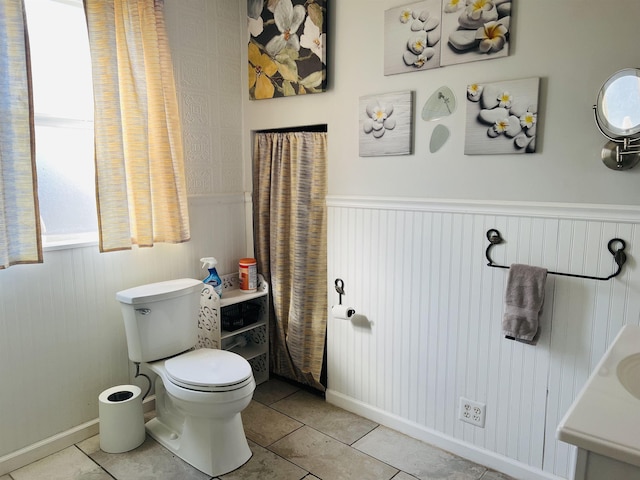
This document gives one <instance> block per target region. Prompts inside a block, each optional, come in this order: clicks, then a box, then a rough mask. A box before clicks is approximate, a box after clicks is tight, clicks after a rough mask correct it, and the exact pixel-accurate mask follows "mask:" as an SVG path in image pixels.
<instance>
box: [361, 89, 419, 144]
mask: <svg viewBox="0 0 640 480" xmlns="http://www.w3.org/2000/svg"><path fill="white" fill-rule="evenodd" d="M359 117H360V156H361V157H378V156H386V155H411V153H412V150H413V121H412V119H413V92H411V91H404V92H396V93H385V94H380V95H367V96H364V97H360V112H359Z"/></svg>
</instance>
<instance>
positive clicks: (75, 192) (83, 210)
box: [25, 0, 98, 247]
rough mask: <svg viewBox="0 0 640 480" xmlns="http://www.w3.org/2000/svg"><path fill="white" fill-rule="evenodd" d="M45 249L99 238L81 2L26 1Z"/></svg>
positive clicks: (88, 70)
mask: <svg viewBox="0 0 640 480" xmlns="http://www.w3.org/2000/svg"><path fill="white" fill-rule="evenodd" d="M25 5H26V12H27V24H28V29H29V42H30V49H31V70H32V76H33V99H34V109H35V126H36V131H35V134H36V164H37V171H38V197H39V203H40V217H41V222H42V227H43V228H42V232H43V241H44V242H43V244H44V246H45V247H46V246H52V245H56V244H68V243H79V242H83V241H93V240H95V239H96V238H97V230H98V225H97V214H96V203H95V180H94V165H93V158H94V146H93V89H92V83H91V59H90V54H89V41H88V36H87V26H86V19H85V16H84V9H83V6H82V2H81V0H25Z"/></svg>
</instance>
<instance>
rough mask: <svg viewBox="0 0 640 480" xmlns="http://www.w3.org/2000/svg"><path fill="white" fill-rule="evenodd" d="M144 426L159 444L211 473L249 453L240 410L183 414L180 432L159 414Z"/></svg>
mask: <svg viewBox="0 0 640 480" xmlns="http://www.w3.org/2000/svg"><path fill="white" fill-rule="evenodd" d="M145 427H146V430H147V433H149V435H150V436H151V437H152V438H153V439H155V440H156V441H157V442H158V443H159V444H160V445H162V446H163V447H165V448H166V449H168V450H169V451H170V452H172V453H174V454H175V455H176V456H178V457H180V458H181V459H183V460H184V461H185V462H187V463H188V464H190V465H192V466H194V467H195V468H197V469H198V470H200V471H202V472H204V473H206V474H207V475H211V476H212V477H215V476H218V475H223V474H225V473H229V472H231V471H233V470H235V469H237V468H240V467H241V466H242V465H244V464H245V463H246V462H247V461H248V460H249V459H250V458H251V455H252V452H251V449H250V448H249V444H248V443H247V439H246V437H245V434H244V429H243V427H242V419H241V417H240V414H239V413H238V414H236V415H234V416H233V417H231V418H224V419H220V418H207V419H204V418H194V417H191V418H186V419H185V423H184V427H183V429H182V433H180V432H176V431H174V430H173V429H171V428H170V427H168V426H167V425H166V424H164V423H162V422H161V421H160V419H158V418H154V419H152V420H149V421H148V422H147V423H146V425H145Z"/></svg>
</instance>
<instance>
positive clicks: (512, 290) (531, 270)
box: [502, 264, 547, 344]
mask: <svg viewBox="0 0 640 480" xmlns="http://www.w3.org/2000/svg"><path fill="white" fill-rule="evenodd" d="M546 279H547V269H546V268H541V267H532V266H529V265H520V264H513V265H511V267H510V268H509V276H508V277H507V288H506V290H505V294H504V318H503V320H502V331H503V333H504V335H505V336H506V337H507V338H510V339H513V340H519V341H522V342H525V343H531V344H535V343H536V341H537V339H538V337H537V333H538V330H539V325H538V320H539V317H540V314H541V313H542V305H543V303H544V284H545V281H546Z"/></svg>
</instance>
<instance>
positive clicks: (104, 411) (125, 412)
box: [98, 385, 145, 453]
mask: <svg viewBox="0 0 640 480" xmlns="http://www.w3.org/2000/svg"><path fill="white" fill-rule="evenodd" d="M98 415H99V416H100V449H101V450H102V451H104V452H107V453H122V452H128V451H129V450H133V449H134V448H137V447H139V446H140V445H142V442H144V439H145V431H144V412H143V410H142V390H141V389H140V387H138V386H136V385H119V386H117V387H111V388H108V389H107V390H105V391H104V392H102V393H101V394H100V395H99V396H98Z"/></svg>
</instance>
